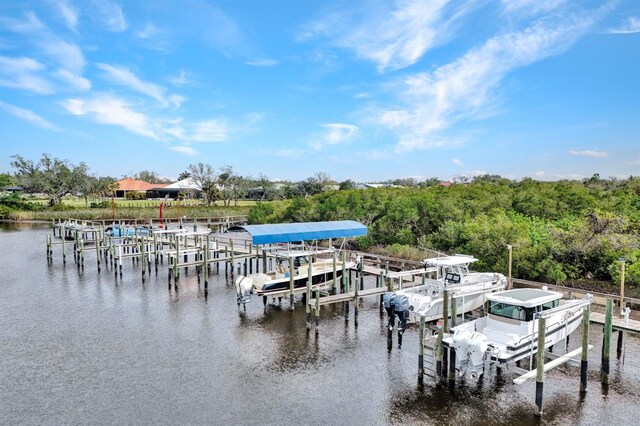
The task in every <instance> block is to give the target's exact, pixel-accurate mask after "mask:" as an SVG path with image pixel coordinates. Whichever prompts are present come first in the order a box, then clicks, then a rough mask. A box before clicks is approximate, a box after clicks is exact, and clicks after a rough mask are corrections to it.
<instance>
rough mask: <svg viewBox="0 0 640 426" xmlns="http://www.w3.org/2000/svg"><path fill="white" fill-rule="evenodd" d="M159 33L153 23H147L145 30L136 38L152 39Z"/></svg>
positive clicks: (138, 33)
mask: <svg viewBox="0 0 640 426" xmlns="http://www.w3.org/2000/svg"><path fill="white" fill-rule="evenodd" d="M159 32H160V31H159V30H158V27H156V26H155V25H153V24H152V23H151V22H147V23H146V24H145V26H144V28H142V29H141V30H140V31H138V32H137V33H136V36H137V37H139V38H151V37H154V36H156V35H157V34H158V33H159Z"/></svg>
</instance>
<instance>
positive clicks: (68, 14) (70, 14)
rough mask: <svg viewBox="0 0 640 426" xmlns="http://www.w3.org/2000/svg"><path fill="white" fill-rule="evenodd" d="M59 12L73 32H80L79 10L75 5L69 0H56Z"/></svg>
mask: <svg viewBox="0 0 640 426" xmlns="http://www.w3.org/2000/svg"><path fill="white" fill-rule="evenodd" d="M54 4H55V5H56V7H57V8H58V12H59V13H60V16H62V19H64V23H65V25H66V26H67V28H69V29H70V30H71V31H73V32H78V10H77V9H76V8H75V7H73V6H72V5H71V4H70V3H69V2H68V1H67V0H56V1H55V3H54Z"/></svg>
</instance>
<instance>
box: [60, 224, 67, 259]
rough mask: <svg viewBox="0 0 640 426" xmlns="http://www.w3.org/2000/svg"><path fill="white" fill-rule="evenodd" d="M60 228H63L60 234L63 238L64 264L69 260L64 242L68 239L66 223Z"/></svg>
mask: <svg viewBox="0 0 640 426" xmlns="http://www.w3.org/2000/svg"><path fill="white" fill-rule="evenodd" d="M60 229H61V230H60V236H61V238H62V264H63V265H64V264H65V263H66V262H67V253H66V251H65V247H64V243H65V240H66V238H65V237H66V235H67V234H66V231H65V229H64V225H62V226H61V228H60Z"/></svg>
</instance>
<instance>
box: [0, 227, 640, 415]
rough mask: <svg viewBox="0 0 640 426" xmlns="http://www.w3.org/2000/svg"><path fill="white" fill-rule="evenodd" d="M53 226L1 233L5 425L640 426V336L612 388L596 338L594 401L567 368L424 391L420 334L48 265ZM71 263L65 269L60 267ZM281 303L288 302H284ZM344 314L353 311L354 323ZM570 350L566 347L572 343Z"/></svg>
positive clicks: (375, 319) (226, 290)
mask: <svg viewBox="0 0 640 426" xmlns="http://www.w3.org/2000/svg"><path fill="white" fill-rule="evenodd" d="M47 232H50V230H49V228H47V227H44V228H43V227H37V226H20V227H18V226H15V225H0V256H1V257H0V259H1V264H0V268H1V269H0V423H2V424H7V425H16V424H56V425H59V424H132V423H136V424H241V425H252V424H256V425H257V424H260V425H263V424H313V425H316V424H317V425H320V424H322V425H334V424H335V425H378V424H404V425H406V424H447V423H448V424H468V425H475V424H478V425H487V424H504V425H511V424H539V423H542V424H638V423H637V422H638V419H639V418H640V356H639V355H640V340H639V339H638V338H629V339H628V340H627V344H626V351H627V354H628V355H627V356H626V359H625V362H624V365H623V364H622V362H621V361H616V360H615V340H614V354H613V356H614V359H613V361H612V377H613V380H612V383H611V385H609V386H608V388H605V387H603V386H602V385H601V384H600V383H599V380H598V379H599V364H600V363H599V358H600V355H599V345H600V343H599V342H600V341H601V332H600V331H599V330H595V327H592V335H591V339H592V344H594V346H596V349H594V350H593V351H591V354H590V374H589V391H588V392H587V394H586V396H584V397H583V398H581V397H580V394H579V392H578V389H579V372H578V369H577V368H574V367H562V368H559V369H556V370H554V371H552V372H550V373H549V374H548V375H547V381H546V383H545V414H544V417H543V419H542V420H541V421H540V420H538V419H537V418H535V417H534V416H533V412H534V409H535V407H534V394H535V382H529V383H527V384H525V385H522V386H516V385H514V384H512V382H511V379H512V378H513V377H514V376H511V375H509V374H505V373H503V374H501V375H500V374H498V373H496V372H495V371H494V370H492V371H491V372H490V374H488V375H485V376H484V379H483V380H475V379H467V380H465V381H459V382H458V383H457V384H456V385H455V386H449V385H445V386H435V385H433V384H432V382H431V381H430V379H428V378H426V379H425V386H424V387H423V388H419V387H418V385H417V377H416V370H417V347H418V346H417V330H416V329H413V328H412V329H409V330H408V331H407V332H406V333H405V337H404V342H403V347H402V349H397V348H394V349H393V350H392V351H391V353H389V352H387V349H386V330H385V323H386V319H385V318H381V317H380V315H379V313H378V308H377V304H376V302H375V301H374V300H373V299H371V300H365V301H364V302H363V303H362V306H361V310H360V317H359V321H358V326H357V328H356V327H355V326H354V322H353V320H351V321H350V322H349V323H345V321H344V314H343V309H342V307H341V306H340V307H334V308H331V307H330V308H327V309H324V310H323V311H322V321H321V333H320V336H319V337H318V338H316V337H315V336H314V334H313V333H311V334H310V335H307V333H306V329H305V318H304V306H303V305H302V304H301V303H300V302H298V305H297V306H296V308H297V309H296V311H295V313H291V312H289V311H288V310H280V309H278V308H276V307H270V308H269V309H268V310H267V312H265V311H264V310H263V307H262V301H261V300H258V299H254V301H253V302H252V303H251V304H249V305H248V306H247V311H246V312H241V311H240V310H238V308H237V306H236V303H235V293H234V290H233V288H232V286H231V285H230V283H229V282H227V281H226V280H225V277H224V274H222V275H221V276H218V275H215V274H214V275H213V279H212V282H211V283H210V284H209V286H210V287H209V288H210V291H209V295H208V298H206V299H205V297H204V294H203V290H202V288H201V287H199V286H198V282H197V280H196V278H195V273H194V271H193V270H191V271H190V272H189V274H188V275H187V276H185V275H184V274H183V275H182V277H181V280H180V283H179V289H178V291H177V292H176V291H175V290H173V289H172V290H169V288H168V286H167V274H166V269H164V268H162V267H161V268H160V272H159V275H158V276H157V277H156V276H155V275H154V274H153V273H152V276H151V279H147V282H146V283H145V284H142V282H141V279H140V270H139V266H137V265H136V266H133V265H132V264H131V263H126V264H125V267H124V274H123V277H124V279H123V280H119V279H118V280H117V281H116V280H115V279H114V276H113V273H112V272H111V271H110V270H107V269H105V268H104V267H103V269H102V272H101V273H100V274H98V273H97V270H96V267H95V263H94V262H95V257H94V254H93V253H91V252H88V253H87V255H86V260H85V264H86V267H85V270H84V272H82V271H78V269H77V268H76V267H75V265H74V263H73V258H72V257H71V258H70V261H68V262H67V266H66V268H65V267H63V266H62V256H61V254H60V252H59V251H58V250H59V247H57V248H56V252H55V253H54V260H53V264H51V265H49V264H47V260H46V257H45V247H44V241H45V234H46V233H47ZM68 259H69V257H68ZM283 306H284V307H287V306H288V304H286V303H284V302H283ZM351 317H352V318H353V312H351ZM578 340H579V338H577V337H574V338H573V339H572V346H575V345H577V344H578Z"/></svg>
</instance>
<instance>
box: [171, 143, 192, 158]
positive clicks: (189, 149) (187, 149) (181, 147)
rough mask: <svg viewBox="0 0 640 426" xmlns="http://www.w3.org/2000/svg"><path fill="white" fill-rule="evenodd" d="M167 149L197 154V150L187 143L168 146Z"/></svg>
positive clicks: (185, 153)
mask: <svg viewBox="0 0 640 426" xmlns="http://www.w3.org/2000/svg"><path fill="white" fill-rule="evenodd" d="M168 149H169V150H170V151H175V152H179V153H181V154H184V155H188V156H194V155H198V154H199V152H198V151H196V150H195V149H193V148H192V147H190V146H188V145H178V146H170V147H169V148H168Z"/></svg>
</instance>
